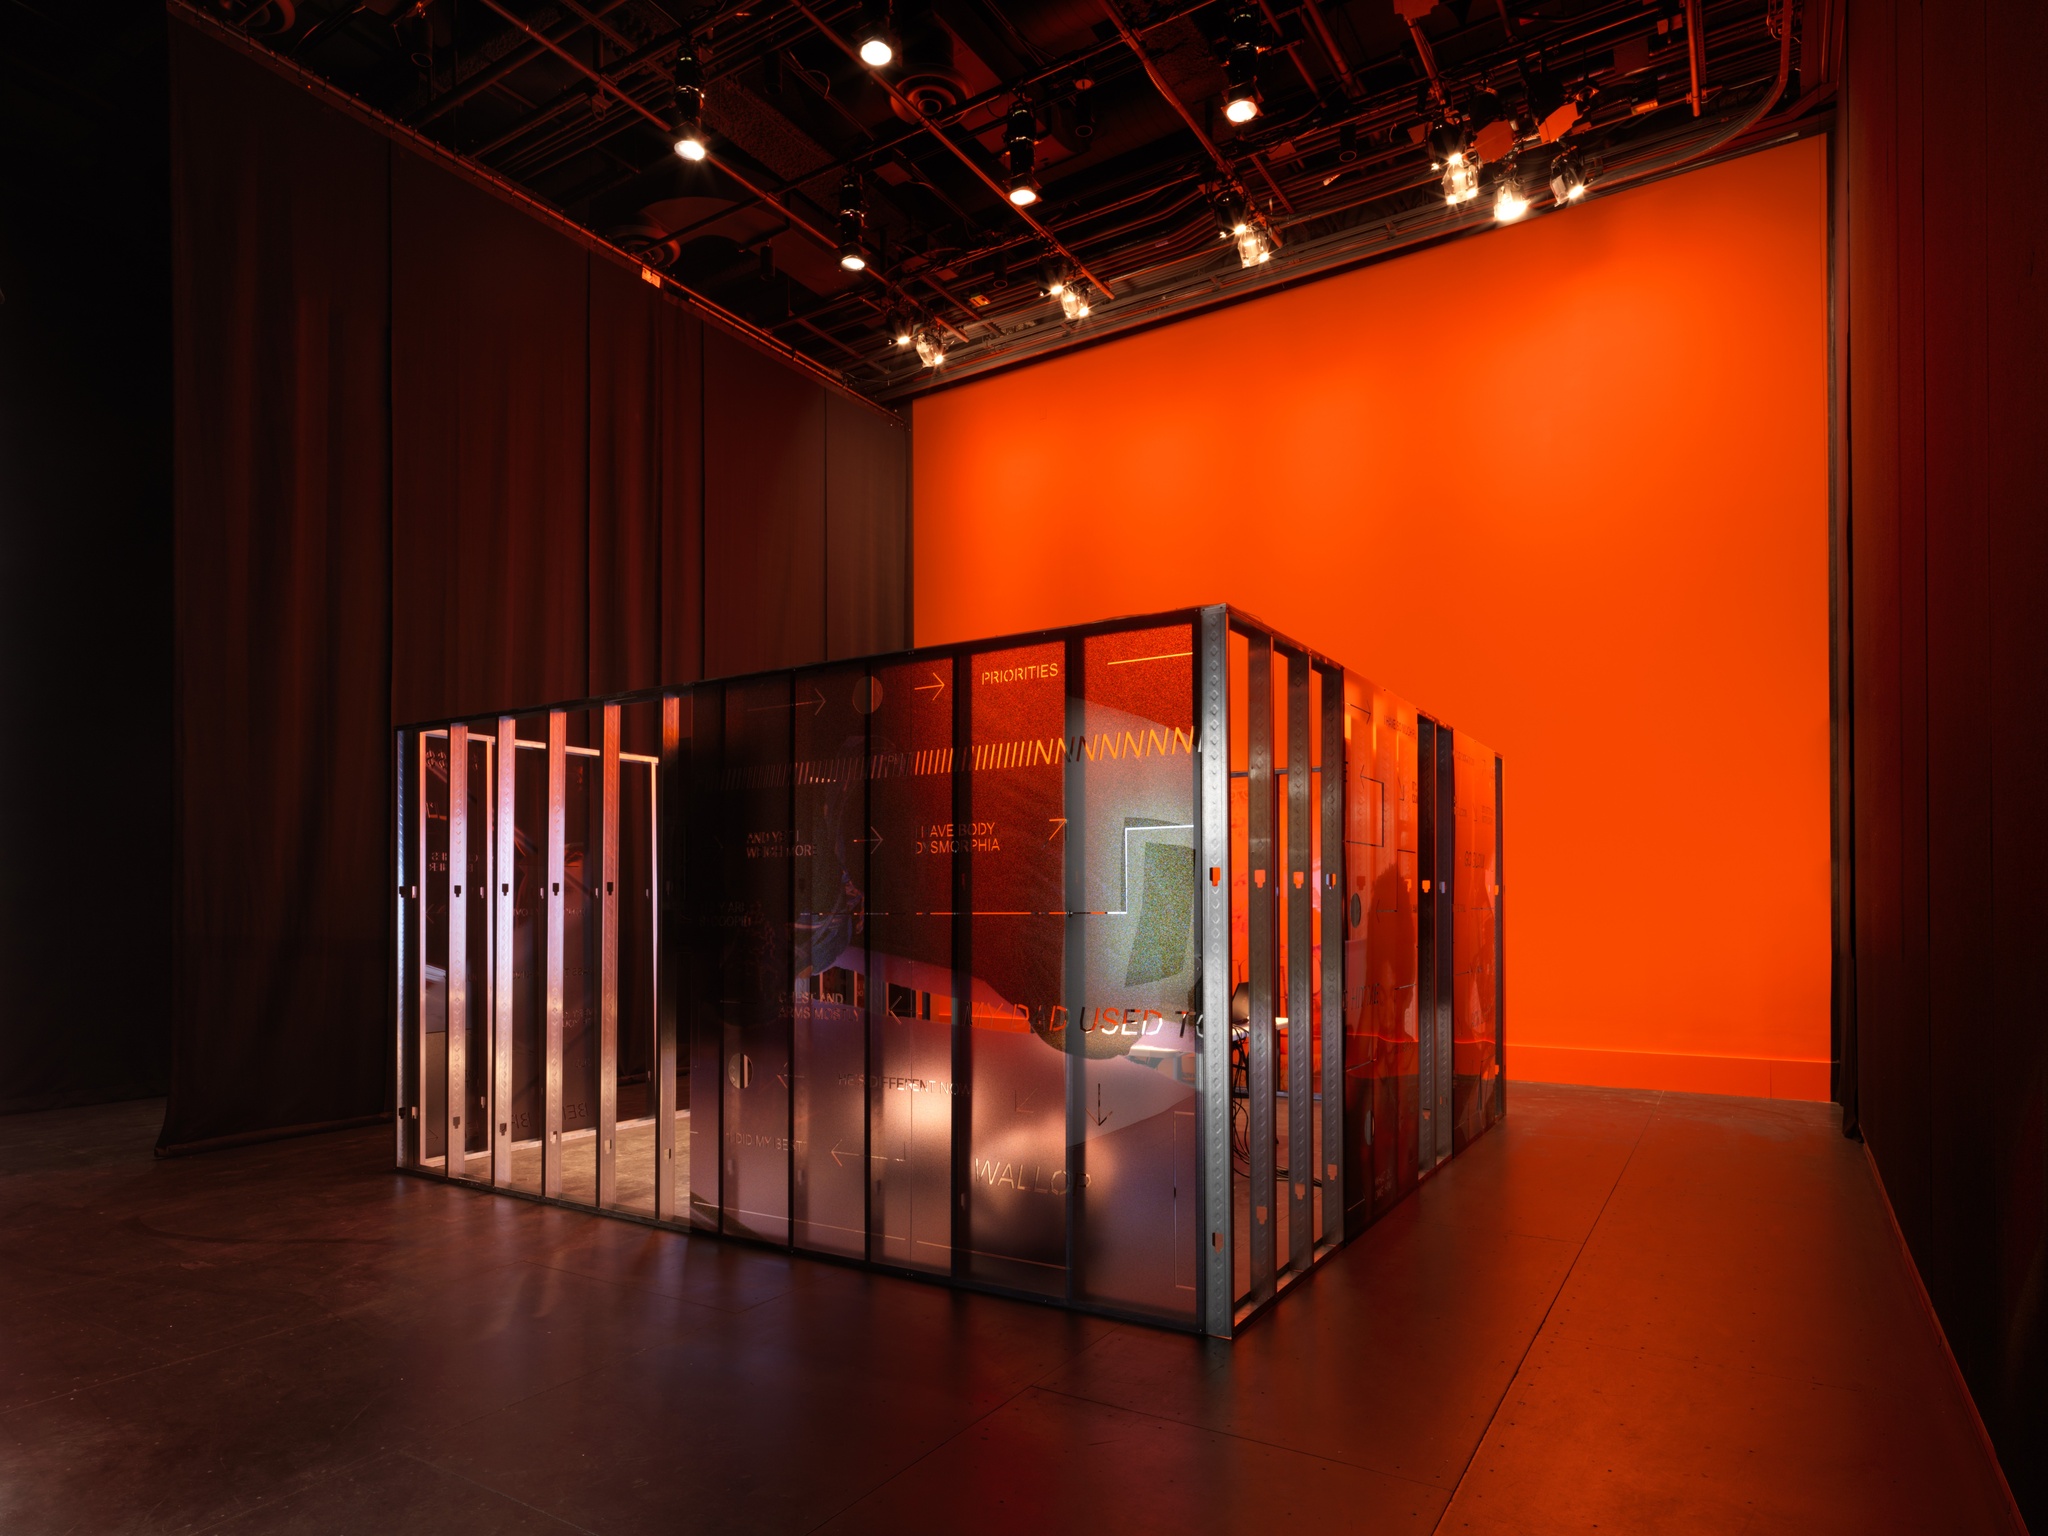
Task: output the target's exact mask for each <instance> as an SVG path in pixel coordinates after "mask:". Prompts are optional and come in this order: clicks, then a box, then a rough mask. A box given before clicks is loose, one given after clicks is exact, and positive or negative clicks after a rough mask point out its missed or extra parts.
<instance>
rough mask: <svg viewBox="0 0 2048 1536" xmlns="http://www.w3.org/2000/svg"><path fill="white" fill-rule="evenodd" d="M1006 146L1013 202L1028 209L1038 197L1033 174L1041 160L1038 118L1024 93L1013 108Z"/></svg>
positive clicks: (1005, 133)
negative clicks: (1039, 154)
mask: <svg viewBox="0 0 2048 1536" xmlns="http://www.w3.org/2000/svg"><path fill="white" fill-rule="evenodd" d="M1003 148H1004V150H1005V151H1006V152H1007V153H1008V155H1009V159H1010V180H1009V194H1010V201H1011V202H1013V203H1015V204H1016V205H1017V206H1018V207H1019V208H1029V207H1030V206H1031V205H1032V204H1033V203H1035V202H1037V201H1038V198H1039V188H1038V178H1037V177H1036V176H1034V175H1033V174H1032V171H1033V169H1034V167H1035V165H1036V163H1037V159H1038V120H1037V116H1036V115H1035V114H1034V113H1033V112H1032V110H1031V103H1030V102H1028V101H1026V100H1025V99H1024V98H1023V97H1021V96H1019V97H1018V98H1017V100H1016V102H1015V103H1014V104H1012V106H1011V107H1010V118H1009V123H1008V125H1007V126H1006V127H1005V128H1004V129H1003Z"/></svg>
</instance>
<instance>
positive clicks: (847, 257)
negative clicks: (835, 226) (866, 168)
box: [839, 171, 868, 272]
mask: <svg viewBox="0 0 2048 1536" xmlns="http://www.w3.org/2000/svg"><path fill="white" fill-rule="evenodd" d="M867 221H868V211H867V204H866V202H865V201H864V200H863V199H862V197H861V190H860V174H859V173H858V172H857V171H848V172H847V173H846V179H845V180H843V181H841V182H840V183H839V265H840V266H842V267H844V268H845V269H846V270H847V271H849V272H863V271H865V270H867V264H868V253H867V245H866V240H867Z"/></svg>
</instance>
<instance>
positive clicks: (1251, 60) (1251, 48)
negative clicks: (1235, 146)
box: [1223, 5, 1260, 127]
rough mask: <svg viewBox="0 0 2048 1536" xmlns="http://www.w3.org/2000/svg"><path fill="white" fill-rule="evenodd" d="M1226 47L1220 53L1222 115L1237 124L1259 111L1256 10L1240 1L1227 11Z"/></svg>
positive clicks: (1252, 116)
mask: <svg viewBox="0 0 2048 1536" xmlns="http://www.w3.org/2000/svg"><path fill="white" fill-rule="evenodd" d="M1229 26H1230V43H1229V47H1230V51H1229V53H1228V54H1226V55H1225V56H1224V60H1223V76H1224V79H1225V81H1226V85H1225V87H1224V91H1223V115H1224V116H1225V117H1227V118H1229V119H1230V121H1232V122H1233V123H1236V124H1238V125H1239V126H1240V127H1241V126H1243V125H1244V124H1246V123H1248V122H1250V121H1251V120H1252V119H1253V118H1255V117H1257V116H1258V115H1259V105H1260V102H1259V13H1258V12H1257V11H1256V10H1255V9H1253V8H1252V7H1251V6H1248V5H1241V6H1239V7H1238V8H1237V9H1236V10H1234V11H1232V12H1231V13H1230V23H1229Z"/></svg>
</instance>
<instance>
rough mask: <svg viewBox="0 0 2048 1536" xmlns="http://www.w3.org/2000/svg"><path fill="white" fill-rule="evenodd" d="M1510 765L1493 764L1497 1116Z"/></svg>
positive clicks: (1503, 1109)
mask: <svg viewBox="0 0 2048 1536" xmlns="http://www.w3.org/2000/svg"><path fill="white" fill-rule="evenodd" d="M1506 790H1507V765H1506V764H1505V763H1503V762H1502V761H1501V760H1500V758H1498V757H1496V758H1494V760H1493V1059H1494V1063H1495V1074H1496V1075H1495V1077H1494V1089H1493V1092H1494V1105H1493V1112H1494V1113H1495V1114H1496V1115H1499V1116H1503V1117H1504V1116H1506V1114H1507V1112H1508V831H1507V813H1508V808H1507V796H1506Z"/></svg>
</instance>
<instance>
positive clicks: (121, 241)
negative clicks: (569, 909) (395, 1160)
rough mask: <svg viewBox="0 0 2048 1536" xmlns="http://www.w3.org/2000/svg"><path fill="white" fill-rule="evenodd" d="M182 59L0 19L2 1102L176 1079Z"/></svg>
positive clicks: (159, 44) (133, 1089)
mask: <svg viewBox="0 0 2048 1536" xmlns="http://www.w3.org/2000/svg"><path fill="white" fill-rule="evenodd" d="M74 12H75V14H74ZM165 48H166V38H165V22H164V12H163V7H162V5H161V4H154V5H152V4H149V3H147V0H143V3H136V0H111V3H109V4H106V5H102V6H95V7H90V8H87V7H64V6H44V7H35V8H32V7H28V6H13V5H10V6H4V7H0V143H4V144H5V146H6V150H5V156H6V170H5V173H4V174H0V293H4V295H5V298H4V301H0V719H4V720H6V721H7V722H8V726H9V730H8V733H7V747H6V750H5V751H4V752H0V976H4V977H5V978H6V991H5V1000H4V1002H0V1113H10V1112H13V1111H18V1110H31V1109H48V1108H53V1107H56V1106H59V1105H64V1104H82V1103H94V1102H99V1101H104V1100H108V1099H117V1098H135V1097H144V1096H148V1095H152V1094H158V1093H162V1092H163V1091H164V1085H165V1082H166V1080H167V1078H168V1075H169V1069H170V1052H169V1027H168V1021H169V1017H170V1003H171V985H170V970H171V927H170V920H169V909H170V890H171V829H170V820H171V814H170V813H171V708H170V701H171V578H170V546H171V430H170V422H171V293H170V259H169V258H170V161H169V154H168V150H167V148H166V146H165V143H164V133H163V123H164V116H165V113H166V111H167V110H168V106H167V102H166V99H165V81H166V78H167V76H166V63H165Z"/></svg>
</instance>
